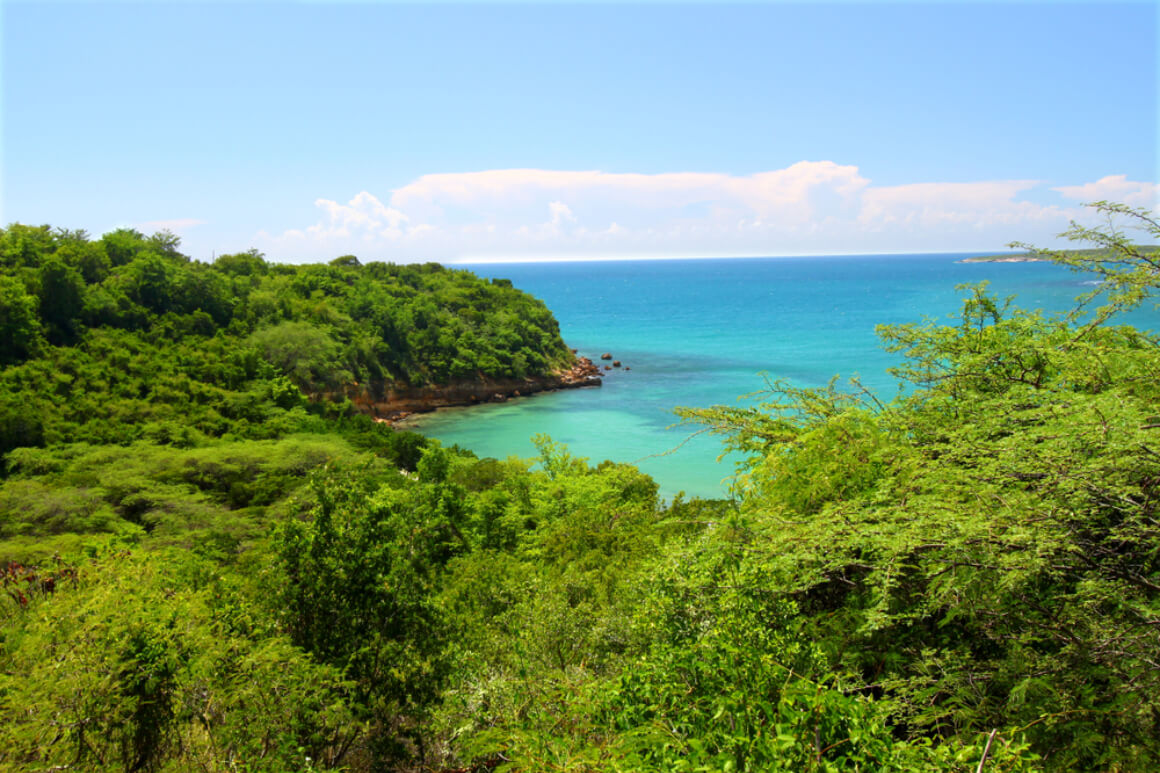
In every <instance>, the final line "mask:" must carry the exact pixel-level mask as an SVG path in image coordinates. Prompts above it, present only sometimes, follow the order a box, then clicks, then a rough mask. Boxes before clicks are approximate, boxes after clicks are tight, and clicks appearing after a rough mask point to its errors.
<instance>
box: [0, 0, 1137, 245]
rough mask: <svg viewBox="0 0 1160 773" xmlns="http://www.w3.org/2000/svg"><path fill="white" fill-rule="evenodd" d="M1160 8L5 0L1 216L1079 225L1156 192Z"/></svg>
mask: <svg viewBox="0 0 1160 773" xmlns="http://www.w3.org/2000/svg"><path fill="white" fill-rule="evenodd" d="M1158 8H1160V4H1157V3H1154V2H1150V1H1144V2H1130V3H1114V2H1098V3H1081V2H1022V3H1004V2H965V3H941V2H894V3H883V2H838V3H808V4H807V3H784V2H748V3H741V4H733V5H721V4H712V5H710V4H698V3H658V2H649V3H641V4H622V3H616V2H602V3H576V4H560V3H546V2H545V3H536V2H524V3H467V4H455V3H446V2H442V3H433V4H424V5H418V4H404V3H392V2H373V1H364V2H346V3H343V2H325V1H318V2H285V1H280V0H272V1H270V2H251V3H239V2H228V1H219V2H201V3H159V2H158V3H150V2H140V1H138V2H115V3H106V2H73V3H67V2H55V1H54V0H38V2H21V1H19V0H0V43H2V46H0V224H8V223H13V222H22V223H29V224H43V223H47V224H51V225H53V226H58V227H62V228H69V229H77V228H82V229H85V230H87V231H89V232H90V233H91V234H93V235H99V234H101V233H105V232H107V231H109V230H112V229H114V228H118V227H131V228H136V229H138V230H140V231H142V232H144V233H147V234H148V233H153V232H154V231H158V230H162V229H166V230H169V231H172V232H173V233H175V234H177V235H178V236H180V237H181V239H182V249H183V251H184V252H185V253H186V254H188V255H190V256H191V257H193V258H195V259H198V260H206V261H208V260H211V259H212V258H213V257H214V256H216V255H221V254H225V253H231V252H240V251H244V250H248V249H258V250H260V251H261V252H262V253H264V254H265V255H266V256H267V257H268V258H270V259H271V260H277V261H283V262H311V261H319V260H329V259H331V258H334V257H336V256H338V255H343V254H354V255H357V256H358V257H359V258H360V259H362V260H364V261H369V260H390V261H395V262H413V261H431V260H433V261H440V262H448V263H450V262H462V261H484V260H508V259H520V260H539V259H577V258H605V259H608V258H641V257H692V256H697V257H713V256H759V255H760V256H766V255H768V256H776V255H815V254H818V255H821V254H839V253H853V254H866V253H900V252H960V251H996V250H1002V249H1004V248H1005V246H1006V245H1007V244H1008V243H1010V242H1012V241H1022V242H1031V243H1035V244H1037V245H1041V246H1058V245H1060V244H1061V242H1059V241H1058V239H1056V236H1057V235H1058V234H1059V233H1060V232H1061V231H1063V230H1064V229H1065V228H1066V227H1067V225H1068V223H1069V221H1070V220H1073V219H1075V220H1079V221H1081V222H1089V218H1090V216H1091V215H1090V210H1088V209H1085V208H1084V207H1083V206H1082V205H1083V204H1084V203H1086V202H1091V201H1095V200H1101V199H1108V200H1114V201H1119V202H1123V203H1127V204H1130V205H1133V206H1138V207H1144V208H1155V207H1156V206H1157V202H1158V199H1160V188H1158V186H1157V182H1158V180H1160V173H1158V168H1157V149H1158V148H1157V145H1158V138H1160V128H1158V119H1157V105H1158V102H1160V92H1158V74H1160V73H1158V70H1160V66H1158V59H1157V42H1158V40H1160V20H1158V17H1160V11H1158Z"/></svg>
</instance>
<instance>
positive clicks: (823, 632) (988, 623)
mask: <svg viewBox="0 0 1160 773" xmlns="http://www.w3.org/2000/svg"><path fill="white" fill-rule="evenodd" d="M1102 208H1103V209H1104V210H1105V211H1109V212H1112V213H1118V214H1121V215H1130V216H1134V217H1136V218H1140V219H1143V220H1144V222H1145V224H1146V226H1147V227H1148V229H1149V230H1150V231H1152V232H1153V235H1155V233H1154V231H1155V223H1154V222H1152V221H1151V220H1148V219H1147V218H1146V217H1144V216H1142V215H1141V213H1138V212H1133V211H1130V210H1126V209H1123V208H1117V207H1102ZM1069 233H1071V234H1072V235H1074V236H1078V237H1083V238H1090V237H1092V236H1093V235H1094V234H1095V233H1096V232H1092V231H1085V230H1083V229H1073V231H1072V232H1069ZM1096 241H1097V243H1099V244H1101V245H1103V247H1104V248H1105V249H1104V250H1103V251H1101V253H1099V257H1098V258H1095V257H1092V256H1090V255H1083V254H1079V256H1078V257H1077V254H1076V253H1070V254H1069V256H1068V257H1067V260H1066V261H1064V262H1069V263H1074V264H1075V265H1077V267H1080V268H1083V269H1085V270H1095V271H1096V272H1097V273H1100V274H1101V275H1103V276H1104V277H1105V279H1106V280H1107V281H1105V283H1104V284H1103V285H1101V286H1100V287H1099V288H1098V289H1099V290H1101V291H1103V292H1107V293H1108V294H1109V300H1108V302H1107V304H1106V305H1105V306H1103V307H1101V308H1100V309H1098V310H1097V311H1096V312H1095V313H1094V314H1091V315H1090V316H1083V313H1082V311H1081V312H1080V313H1077V314H1073V315H1070V316H1068V317H1064V318H1045V317H1043V316H1042V315H1039V314H1036V313H1027V312H1022V311H1017V310H1012V309H1011V308H1010V306H1009V304H1008V303H1002V302H1000V301H998V300H997V299H995V298H993V297H992V296H990V295H989V294H988V293H987V292H986V290H985V288H984V287H976V288H971V289H970V295H969V296H968V297H967V298H966V299H965V301H964V305H963V310H962V313H961V315H960V317H959V322H958V324H956V325H939V324H936V323H933V322H927V323H923V324H911V325H898V326H891V327H884V328H882V329H881V331H880V332H881V335H882V337H883V338H884V340H885V341H886V344H887V348H888V349H890V350H892V351H897V352H900V353H902V354H904V355H905V357H906V361H905V363H904V364H903V365H902V366H901V367H900V368H899V369H898V370H897V374H898V375H899V376H900V377H902V378H903V379H906V380H908V381H910V382H911V383H912V384H914V385H915V388H914V389H913V391H911V392H910V393H909V394H908V395H906V396H904V397H900V398H899V399H897V400H895V401H894V402H892V403H890V404H889V405H883V404H881V403H879V402H877V401H876V400H875V399H874V398H872V397H871V396H869V395H867V394H866V393H865V392H864V391H856V392H852V393H848V394H845V393H842V392H841V391H840V390H839V389H837V388H836V387H835V386H834V385H832V384H831V386H830V387H829V388H826V389H821V390H816V389H815V390H800V389H794V388H792V387H789V386H787V385H784V384H775V385H772V388H771V391H770V397H769V399H768V400H767V401H766V402H765V403H764V404H763V405H762V406H761V407H759V408H755V409H752V410H733V409H714V410H711V411H704V412H702V411H686V412H685V415H686V416H688V417H690V418H694V419H699V420H703V421H705V422H706V423H707V424H709V425H710V427H711V428H712V429H714V430H716V431H720V432H723V433H726V434H727V435H728V437H729V443H730V445H731V447H733V448H736V449H740V450H743V451H745V452H746V453H748V459H747V461H746V463H745V470H744V474H743V475H742V476H741V477H740V490H741V491H742V492H743V496H742V499H741V504H740V513H739V518H740V520H741V522H743V523H744V525H745V528H746V529H747V531H748V536H747V540H746V549H745V553H744V555H743V557H742V558H741V559H740V561H741V566H742V567H745V568H746V570H747V571H755V570H757V569H760V572H761V576H762V577H763V580H762V587H763V588H765V589H767V590H770V591H774V592H775V594H776V596H777V597H778V598H784V599H792V600H794V601H795V602H796V603H797V604H798V605H799V607H800V609H801V617H800V623H799V626H800V630H801V631H802V632H803V633H805V634H806V635H808V636H809V637H810V638H811V640H813V641H815V642H817V643H818V644H819V646H821V648H822V650H823V652H824V653H825V655H826V657H827V659H828V662H829V665H830V668H831V669H832V670H833V671H834V672H835V673H837V674H842V675H845V676H844V678H845V680H846V684H847V689H849V688H851V687H853V688H856V689H860V690H863V691H867V692H868V693H870V694H873V695H875V696H876V702H877V703H878V704H879V705H880V706H882V707H883V708H884V709H885V710H886V711H887V712H888V713H889V716H890V721H891V723H892V724H893V725H894V727H895V734H896V735H897V736H899V737H901V738H904V739H909V740H910V741H912V742H919V741H923V740H924V739H952V740H958V741H959V742H964V743H965V742H968V740H969V739H972V738H976V737H978V735H979V734H982V733H989V732H990V731H992V730H995V729H998V731H999V734H1000V736H1002V737H1009V738H1025V739H1026V740H1027V741H1028V742H1030V743H1031V746H1032V748H1033V749H1034V750H1035V751H1036V752H1037V753H1038V754H1039V755H1041V756H1042V758H1043V764H1044V765H1045V766H1046V767H1048V768H1050V769H1069V770H1073V769H1118V770H1129V769H1130V770H1146V769H1150V768H1152V767H1154V766H1155V765H1156V764H1157V760H1158V759H1160V745H1157V743H1156V739H1157V738H1158V737H1160V725H1158V724H1157V719H1156V718H1157V704H1156V702H1155V696H1156V695H1157V694H1160V693H1158V689H1160V683H1158V682H1157V679H1158V678H1160V676H1158V675H1160V671H1157V670H1156V668H1155V663H1156V662H1157V661H1158V659H1160V638H1158V637H1157V633H1156V632H1157V630H1158V628H1157V624H1158V623H1160V584H1158V582H1157V579H1158V578H1160V564H1158V563H1157V557H1158V556H1160V550H1158V549H1157V546H1158V545H1160V542H1158V537H1160V535H1158V532H1157V530H1156V520H1155V518H1156V501H1157V499H1156V482H1157V481H1158V480H1160V457H1157V455H1156V454H1155V452H1154V450H1153V448H1152V445H1153V443H1152V440H1153V439H1152V437H1151V434H1152V433H1153V432H1154V428H1155V427H1156V426H1157V422H1156V417H1157V415H1158V406H1160V391H1158V389H1157V384H1160V356H1158V350H1157V341H1156V340H1155V338H1153V337H1152V336H1150V335H1147V334H1143V333H1141V332H1139V331H1137V330H1134V329H1131V328H1123V327H1121V328H1116V327H1110V326H1108V325H1107V324H1106V323H1107V321H1108V320H1109V319H1110V318H1111V316H1112V315H1113V314H1114V313H1116V312H1118V311H1120V310H1123V309H1125V308H1128V307H1130V306H1131V305H1133V304H1135V303H1138V302H1140V301H1142V300H1143V299H1145V298H1147V297H1148V296H1149V295H1150V294H1152V293H1153V292H1154V290H1155V287H1156V273H1155V257H1154V254H1155V253H1154V252H1152V253H1149V252H1147V251H1144V250H1139V249H1137V248H1135V247H1133V246H1131V245H1129V244H1127V243H1126V242H1124V241H1123V240H1122V239H1121V237H1120V236H1119V235H1118V232H1114V231H1113V232H1112V233H1110V234H1107V235H1105V237H1102V238H1097V239H1096ZM1077 261H1078V262H1077ZM1082 300H1083V301H1084V302H1085V303H1086V302H1089V301H1090V300H1091V297H1090V296H1089V297H1085V298H1084V299H1082Z"/></svg>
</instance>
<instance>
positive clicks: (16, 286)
mask: <svg viewBox="0 0 1160 773" xmlns="http://www.w3.org/2000/svg"><path fill="white" fill-rule="evenodd" d="M38 306H39V304H38V303H37V299H36V297H35V296H32V295H29V294H28V293H27V292H26V291H25V289H24V284H23V283H22V282H20V281H19V280H17V279H15V278H14V277H10V276H0V365H8V364H11V363H14V362H19V361H20V360H22V359H24V358H25V357H27V356H29V355H30V354H32V353H34V352H36V351H37V349H39V347H40V343H41V341H42V337H41V327H40V316H39V314H38V313H37V308H38Z"/></svg>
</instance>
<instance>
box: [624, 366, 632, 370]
mask: <svg viewBox="0 0 1160 773" xmlns="http://www.w3.org/2000/svg"><path fill="white" fill-rule="evenodd" d="M624 369H625V370H632V368H630V367H628V366H627V365H625V366H624Z"/></svg>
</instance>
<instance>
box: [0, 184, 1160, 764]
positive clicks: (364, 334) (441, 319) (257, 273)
mask: <svg viewBox="0 0 1160 773" xmlns="http://www.w3.org/2000/svg"><path fill="white" fill-rule="evenodd" d="M1103 209H1104V211H1106V212H1108V213H1109V214H1112V215H1120V216H1124V217H1129V218H1132V219H1134V220H1135V222H1136V223H1137V224H1141V225H1142V226H1143V227H1144V228H1145V230H1147V231H1148V232H1149V233H1150V234H1151V235H1153V236H1156V235H1157V234H1156V224H1155V223H1154V221H1152V220H1151V219H1149V217H1150V216H1149V215H1148V214H1147V213H1142V212H1139V211H1135V210H1128V209H1125V208H1122V207H1116V206H1114V205H1103ZM1070 233H1071V234H1072V235H1073V236H1076V237H1083V238H1094V240H1095V241H1096V242H1097V243H1098V244H1099V245H1100V252H1098V253H1083V252H1080V253H1068V254H1067V256H1066V260H1065V261H1064V262H1068V261H1070V262H1071V263H1074V265H1076V267H1077V268H1082V269H1084V270H1093V271H1095V272H1096V273H1098V274H1100V275H1101V276H1102V277H1103V279H1104V280H1105V281H1104V282H1103V284H1101V285H1100V286H1099V287H1097V288H1096V289H1097V290H1101V291H1103V292H1104V293H1106V294H1107V297H1106V298H1105V299H1104V300H1103V301H1102V303H1103V305H1101V306H1098V307H1097V308H1094V309H1093V307H1096V306H1097V303H1098V301H1097V299H1096V297H1095V296H1090V297H1087V298H1085V299H1084V304H1085V305H1084V306H1082V307H1081V309H1080V310H1078V311H1077V312H1076V313H1075V314H1073V315H1069V316H1065V317H1045V316H1043V315H1040V314H1036V313H1027V312H1022V311H1018V310H1017V309H1014V308H1013V306H1012V304H1011V303H1010V302H1009V301H1001V300H1000V299H996V298H994V297H992V296H991V295H990V294H989V293H988V292H987V290H986V288H985V287H973V288H968V294H967V297H966V298H965V299H964V303H963V307H962V311H961V313H960V315H959V318H958V320H957V321H956V322H955V323H954V324H949V325H948V324H938V323H935V322H930V321H927V322H922V323H916V324H910V325H896V326H890V327H884V328H882V329H881V330H880V333H881V335H882V337H883V339H884V341H885V343H886V346H887V348H889V349H891V350H892V351H895V352H897V353H899V354H900V355H902V357H903V358H904V362H903V363H902V365H900V367H899V368H898V369H897V371H896V374H897V375H898V376H899V378H900V379H902V380H903V381H905V382H909V387H908V391H903V392H900V393H899V396H898V397H897V398H895V399H894V400H893V401H890V402H888V403H887V402H883V401H880V400H879V399H878V398H876V397H875V396H873V395H870V394H869V393H868V392H867V391H866V390H864V389H862V388H861V386H860V385H857V384H856V383H855V388H854V389H852V390H849V391H845V390H843V388H841V387H840V386H839V385H838V384H837V383H836V382H833V383H831V384H829V385H827V386H825V387H821V388H808V389H803V388H799V387H796V386H794V385H791V384H788V383H785V382H777V381H771V382H770V383H768V384H767V387H768V389H767V391H766V392H765V393H764V399H763V401H762V402H761V403H760V404H758V405H757V406H756V407H753V408H730V407H715V408H709V409H697V410H684V411H682V415H684V416H685V417H686V418H688V419H690V420H693V421H698V422H701V423H703V424H705V425H707V426H708V427H709V429H710V430H712V431H715V432H718V433H720V434H721V435H722V436H723V437H724V438H725V441H726V444H727V448H729V449H731V450H733V451H736V452H737V453H738V456H739V457H740V458H741V459H742V462H741V463H740V466H739V471H738V475H737V479H736V483H735V487H734V497H733V498H732V499H731V500H729V501H709V502H706V501H701V500H693V501H684V500H683V499H678V500H677V501H675V502H673V503H672V504H670V505H668V506H662V505H661V504H659V503H658V501H657V487H656V484H655V482H654V481H652V480H651V479H650V478H648V477H647V476H645V475H643V474H641V473H640V471H639V470H637V469H635V468H634V467H631V466H629V465H624V464H615V463H612V462H603V463H600V464H597V465H590V464H589V463H588V462H587V460H584V459H580V458H577V457H574V456H572V455H571V454H570V453H569V452H568V450H567V448H565V447H564V446H562V445H560V444H557V443H554V442H553V441H552V440H551V439H550V438H547V437H544V436H537V437H536V438H534V442H535V444H536V447H537V449H538V457H537V458H536V459H532V460H520V459H514V458H512V459H506V460H497V459H478V458H476V457H474V456H473V455H472V454H470V452H465V451H462V450H460V449H445V448H442V447H440V446H439V445H438V444H437V443H435V442H428V441H427V440H425V439H424V438H422V437H421V436H419V435H415V434H411V433H403V432H396V431H393V430H392V429H390V428H388V427H386V426H384V425H382V424H379V423H376V422H374V421H372V420H371V419H370V418H368V417H367V416H364V415H361V414H358V413H356V412H354V411H353V410H352V400H354V401H369V400H375V399H378V398H380V397H381V396H382V393H383V392H384V390H386V389H388V388H390V387H391V386H392V385H404V384H406V385H416V384H421V383H429V382H431V381H437V382H438V381H448V380H454V379H460V378H479V377H481V376H487V377H516V376H520V375H523V374H528V373H537V372H544V370H545V369H550V368H553V367H558V366H559V365H560V364H563V363H566V362H567V361H568V358H569V357H570V355H569V354H568V353H567V350H564V349H563V347H562V343H561V342H560V341H559V334H558V330H557V328H556V326H555V322H554V320H552V318H551V316H550V314H549V313H548V312H547V310H546V309H544V308H543V307H542V304H538V303H536V302H532V301H531V300H530V299H527V298H526V296H523V295H521V294H519V293H518V292H516V291H514V290H513V289H512V288H511V286H510V283H509V282H504V281H502V280H501V281H494V282H490V283H485V282H481V281H479V280H477V279H475V278H474V277H472V276H470V275H469V274H466V273H464V272H452V271H446V270H444V269H442V268H440V267H438V266H435V265H433V264H428V265H425V266H414V267H400V266H392V265H384V264H378V263H371V264H367V265H362V264H360V263H359V261H358V260H357V259H356V258H354V257H353V256H343V257H341V258H339V259H337V260H335V261H332V263H331V264H330V265H323V266H302V267H291V266H277V265H271V264H268V263H266V262H265V261H264V259H263V258H262V257H261V255H260V254H258V253H256V252H253V251H251V252H249V253H241V254H238V255H228V256H223V257H221V258H219V259H218V261H216V262H215V263H214V264H213V265H212V266H205V265H202V264H198V263H194V262H190V261H188V260H187V259H185V258H184V257H183V256H181V255H180V253H178V252H177V246H178V244H177V240H176V237H173V236H172V235H171V234H158V235H155V236H153V237H145V236H144V235H142V234H140V233H137V232H135V231H131V230H121V231H117V232H114V233H112V234H107V235H106V236H105V237H103V238H102V239H101V240H100V241H96V242H94V241H90V240H89V239H88V237H87V235H85V234H83V233H81V232H64V231H53V230H51V229H49V228H48V227H27V226H19V225H15V226H11V227H10V228H8V229H5V230H3V231H0V267H2V270H0V301H3V303H4V305H3V306H0V326H6V329H7V330H9V331H12V332H13V335H14V337H13V338H9V339H2V341H3V344H4V345H6V346H7V348H5V349H3V350H0V358H2V360H0V365H2V366H3V370H0V453H3V454H4V468H3V474H4V476H5V477H4V478H3V479H2V482H0V566H2V567H3V571H2V572H0V719H2V720H3V721H0V767H3V768H5V769H8V768H11V769H53V768H56V769H63V768H66V767H71V768H76V769H85V770H110V771H111V770H139V771H167V770H174V771H177V770H207V771H216V770H222V771H227V770H250V771H261V770H271V771H274V770H313V769H344V770H352V771H354V770H398V771H413V770H421V769H428V770H456V769H458V770H484V769H502V770H513V771H515V770H520V771H541V770H570V771H591V770H601V771H603V770H610V771H642V770H687V771H694V770H702V771H703V770H735V771H745V770H748V771H759V770H760V771H765V770H786V771H790V770H792V771H798V770H806V771H811V770H816V771H845V770H848V771H872V770H873V771H878V770H898V771H910V770H934V771H948V772H949V771H980V770H983V771H1024V770H1033V769H1034V770H1038V769H1048V770H1120V771H1129V770H1140V771H1144V770H1151V769H1154V768H1155V767H1156V766H1157V763H1158V760H1160V746H1158V744H1157V741H1156V739H1157V738H1160V724H1158V719H1157V717H1158V716H1160V713H1158V704H1157V699H1156V696H1157V695H1160V669H1158V668H1157V663H1158V662H1160V638H1158V637H1160V634H1158V631H1160V563H1158V562H1160V549H1158V545H1160V542H1158V539H1160V532H1158V530H1157V522H1156V518H1157V503H1158V502H1160V497H1158V494H1160V489H1158V488H1157V486H1158V482H1160V456H1158V455H1157V453H1156V449H1155V441H1154V438H1153V435H1154V433H1155V431H1156V429H1157V427H1158V426H1160V386H1158V385H1160V357H1158V349H1157V347H1158V344H1157V341H1156V339H1155V338H1154V337H1153V336H1152V335H1150V334H1145V333H1141V332H1140V331H1137V330H1134V329H1131V328H1126V327H1113V326H1111V325H1110V324H1109V321H1110V320H1111V319H1112V316H1113V315H1114V314H1115V313H1116V312H1117V311H1119V310H1121V309H1123V308H1126V307H1129V306H1130V305H1132V304H1134V303H1138V302H1141V301H1143V300H1145V299H1147V298H1148V297H1149V296H1150V295H1151V294H1152V293H1153V291H1154V289H1155V285H1156V282H1155V277H1156V271H1155V270H1156V265H1157V264H1156V262H1155V261H1156V258H1155V252H1154V251H1149V250H1147V249H1143V248H1137V247H1135V246H1133V245H1132V244H1130V243H1129V242H1128V241H1127V240H1126V239H1124V238H1123V237H1122V235H1121V234H1120V232H1118V231H1115V230H1114V229H1113V230H1112V231H1084V230H1082V229H1073V231H1072V232H1070ZM1093 261H1094V262H1093ZM46 287H52V288H57V289H59V290H60V293H61V294H60V295H59V296H58V295H57V294H55V291H53V292H47V291H46V289H45V288H46ZM74 291H75V292H74ZM70 293H73V295H69V294H70ZM64 297H68V298H70V299H71V300H70V301H69V302H68V303H57V302H56V301H57V300H58V299H59V298H64ZM356 382H357V383H356ZM304 393H305V394H304ZM307 394H310V395H311V396H312V398H313V399H310V398H308V397H307ZM111 539H113V540H116V542H115V543H110V540H111ZM114 545H115V547H114ZM130 547H132V553H130V552H129V550H128V548H130ZM62 555H63V556H65V558H64V559H62V558H60V556H62Z"/></svg>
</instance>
